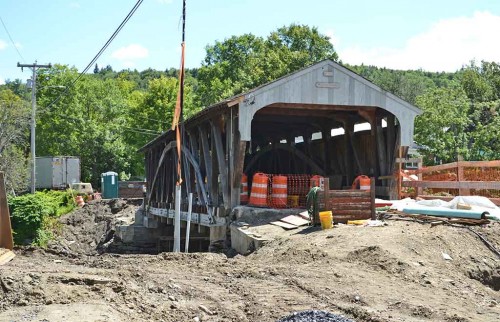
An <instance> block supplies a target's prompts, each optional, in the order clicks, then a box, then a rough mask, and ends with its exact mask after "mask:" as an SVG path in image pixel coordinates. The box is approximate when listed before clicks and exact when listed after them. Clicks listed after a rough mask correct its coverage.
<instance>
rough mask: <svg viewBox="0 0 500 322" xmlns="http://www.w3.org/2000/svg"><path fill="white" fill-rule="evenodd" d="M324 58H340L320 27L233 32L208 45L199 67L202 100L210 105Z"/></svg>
mask: <svg viewBox="0 0 500 322" xmlns="http://www.w3.org/2000/svg"><path fill="white" fill-rule="evenodd" d="M323 59H332V60H337V59H338V56H337V53H336V52H335V50H334V48H333V45H332V44H331V43H330V41H329V38H328V37H327V36H325V35H321V34H320V33H319V32H318V30H317V28H311V27H308V26H305V25H296V24H292V25H290V26H288V27H282V28H279V29H278V30H277V31H274V32H272V33H271V34H270V35H269V36H268V37H267V38H266V39H264V38H262V37H257V36H254V35H252V34H244V35H242V36H232V37H230V38H228V39H226V40H224V41H222V42H220V41H216V42H215V44H214V45H211V46H207V47H206V56H205V60H204V61H203V63H202V67H201V68H200V69H199V70H198V73H197V75H198V90H197V93H198V99H199V104H200V105H204V106H208V105H211V104H213V103H216V102H218V101H220V100H222V99H224V98H228V97H230V96H233V95H236V94H240V93H242V92H244V91H247V90H250V89H252V88H255V87H257V86H259V85H262V84H264V83H266V82H269V81H272V80H275V79H277V78H279V77H281V76H284V75H286V74H289V73H291V72H294V71H296V70H298V69H300V68H303V67H306V66H308V65H311V64H313V63H315V62H318V61H320V60H323Z"/></svg>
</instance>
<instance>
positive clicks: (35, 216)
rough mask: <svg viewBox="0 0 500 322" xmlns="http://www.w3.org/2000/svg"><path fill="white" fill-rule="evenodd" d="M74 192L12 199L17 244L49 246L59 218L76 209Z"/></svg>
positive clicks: (37, 193)
mask: <svg viewBox="0 0 500 322" xmlns="http://www.w3.org/2000/svg"><path fill="white" fill-rule="evenodd" d="M74 207H75V203H74V201H73V196H72V192H71V191H47V192H36V193H35V194H26V195H23V196H18V197H13V198H9V209H10V213H11V220H12V230H13V231H14V242H15V243H16V244H26V243H27V242H28V241H29V243H31V244H34V245H39V246H46V245H47V242H48V241H49V240H50V239H52V238H53V231H54V230H55V229H57V218H58V217H59V216H61V215H63V214H66V213H68V212H70V211H71V210H73V208H74Z"/></svg>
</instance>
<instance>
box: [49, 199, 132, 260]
mask: <svg viewBox="0 0 500 322" xmlns="http://www.w3.org/2000/svg"><path fill="white" fill-rule="evenodd" d="M138 206H139V205H138V202H137V201H135V200H134V201H126V200H123V199H113V200H94V201H91V202H89V203H87V204H85V206H83V207H82V208H80V209H77V210H75V211H73V212H71V213H69V214H67V215H65V216H62V217H61V218H60V220H59V222H60V223H61V226H62V227H61V231H60V233H59V234H58V236H57V238H56V240H54V241H52V242H51V243H49V245H48V249H49V250H50V251H52V252H56V253H61V254H67V255H75V254H87V255H92V254H96V253H103V252H104V251H105V250H106V247H107V246H108V245H109V243H110V242H111V241H112V239H113V237H114V233H115V227H116V225H119V224H128V223H131V222H133V220H134V215H135V212H136V210H137V208H138Z"/></svg>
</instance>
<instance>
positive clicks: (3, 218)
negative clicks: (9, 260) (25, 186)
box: [0, 172, 14, 250]
mask: <svg viewBox="0 0 500 322" xmlns="http://www.w3.org/2000/svg"><path fill="white" fill-rule="evenodd" d="M0 247H2V248H6V249H9V250H12V249H13V248H14V241H13V239H12V228H11V223H10V214H9V205H8V203H7V192H6V191H5V179H4V173H3V172H0Z"/></svg>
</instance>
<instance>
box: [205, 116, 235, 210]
mask: <svg viewBox="0 0 500 322" xmlns="http://www.w3.org/2000/svg"><path fill="white" fill-rule="evenodd" d="M210 125H211V127H212V136H213V139H214V143H215V152H216V156H217V163H218V165H219V174H220V181H221V186H222V200H223V202H224V208H225V209H226V210H228V209H230V203H231V202H230V200H229V187H228V171H227V170H228V168H227V164H226V159H225V153H224V147H223V144H222V135H221V129H220V127H218V126H216V125H215V124H214V122H212V121H211V122H210ZM212 152H214V151H212Z"/></svg>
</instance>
